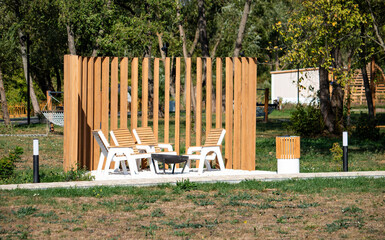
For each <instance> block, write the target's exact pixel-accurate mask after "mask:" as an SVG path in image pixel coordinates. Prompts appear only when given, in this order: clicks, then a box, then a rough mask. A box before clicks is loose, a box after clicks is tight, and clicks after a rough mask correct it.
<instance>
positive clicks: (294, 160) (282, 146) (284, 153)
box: [275, 136, 301, 174]
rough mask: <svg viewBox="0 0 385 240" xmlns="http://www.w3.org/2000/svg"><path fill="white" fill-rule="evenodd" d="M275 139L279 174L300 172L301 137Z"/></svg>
mask: <svg viewBox="0 0 385 240" xmlns="http://www.w3.org/2000/svg"><path fill="white" fill-rule="evenodd" d="M275 140H276V157H277V172H278V174H285V173H299V158H300V150H301V148H300V142H301V139H300V137H298V136H285V137H276V138H275Z"/></svg>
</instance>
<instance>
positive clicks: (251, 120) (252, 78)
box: [247, 58, 257, 171]
mask: <svg viewBox="0 0 385 240" xmlns="http://www.w3.org/2000/svg"><path fill="white" fill-rule="evenodd" d="M249 101H250V102H249V109H251V110H250V111H248V113H249V114H250V116H248V123H247V125H248V127H249V131H248V132H249V134H250V135H249V137H248V140H249V141H250V147H249V149H248V151H247V159H250V161H249V164H248V165H247V170H250V171H252V170H255V148H256V147H255V141H256V136H255V134H256V122H255V119H256V115H257V113H256V106H257V105H256V104H257V59H255V58H249Z"/></svg>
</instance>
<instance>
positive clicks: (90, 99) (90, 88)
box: [81, 57, 94, 167]
mask: <svg viewBox="0 0 385 240" xmlns="http://www.w3.org/2000/svg"><path fill="white" fill-rule="evenodd" d="M87 65H88V66H87V72H88V73H87V96H82V98H81V99H82V101H84V100H85V99H87V111H86V119H87V126H86V129H87V132H86V134H87V135H86V136H85V141H86V142H87V143H89V144H88V145H87V148H86V158H85V159H84V164H85V165H86V166H91V165H92V164H91V161H92V160H93V153H94V151H93V149H94V141H92V140H93V136H92V128H93V127H94V58H93V57H90V58H88V62H87ZM83 81H85V79H83ZM82 167H83V166H82Z"/></svg>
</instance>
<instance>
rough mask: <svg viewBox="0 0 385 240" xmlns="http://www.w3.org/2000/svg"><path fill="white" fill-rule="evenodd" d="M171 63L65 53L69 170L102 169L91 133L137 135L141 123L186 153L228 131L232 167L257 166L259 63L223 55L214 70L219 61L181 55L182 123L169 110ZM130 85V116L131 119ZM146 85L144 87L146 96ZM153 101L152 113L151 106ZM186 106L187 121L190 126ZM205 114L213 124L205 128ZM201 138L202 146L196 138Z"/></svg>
mask: <svg viewBox="0 0 385 240" xmlns="http://www.w3.org/2000/svg"><path fill="white" fill-rule="evenodd" d="M171 61H172V59H170V58H166V59H165V60H164V63H163V64H161V63H162V62H163V60H162V59H159V58H143V59H139V58H132V59H129V58H118V57H81V56H76V55H65V56H64V121H65V122H64V164H63V165H64V169H65V170H70V169H72V168H76V167H77V166H79V165H80V166H86V167H87V168H88V169H91V170H94V169H96V167H97V165H98V161H99V156H100V155H99V154H100V153H99V151H100V149H99V146H98V145H97V143H96V141H95V140H94V139H93V138H92V136H91V131H92V130H93V129H102V131H103V133H104V134H105V135H106V136H108V133H109V131H110V130H111V129H115V128H127V127H128V128H129V129H130V130H131V129H132V128H135V127H137V126H151V127H152V128H153V130H154V133H155V135H156V137H157V138H158V140H160V141H161V142H171V143H174V144H175V145H174V149H175V150H176V151H177V152H179V153H180V154H183V153H185V151H186V149H187V148H188V147H189V146H191V145H192V144H195V145H200V144H202V143H203V142H202V138H204V137H202V134H203V133H204V132H205V133H208V132H209V130H210V129H211V128H212V127H217V128H218V127H222V126H224V127H225V128H226V137H225V149H224V152H225V160H226V168H229V169H231V168H233V169H245V170H254V169H255V131H256V126H255V124H256V123H255V116H256V107H255V106H256V89H257V62H256V59H255V58H226V59H225V61H224V62H222V61H223V59H221V58H216V59H215V66H216V70H215V71H213V69H212V68H213V66H212V65H213V64H212V61H213V59H211V58H196V59H192V58H188V59H186V61H184V60H183V58H175V63H174V64H173V66H175V79H174V81H175V99H174V100H175V117H174V121H172V120H173V119H170V112H169V109H170V105H169V101H170V85H171V84H170V81H173V80H172V79H171V77H170V76H171V70H172V69H171ZM204 61H206V84H205V86H203V85H202V73H203V63H204ZM193 62H194V63H195V64H193ZM140 63H141V64H140ZM183 66H184V67H183ZM140 70H141V71H140ZM182 70H183V72H182ZM223 70H224V71H223ZM213 72H215V74H213ZM223 78H225V80H224V81H223ZM149 79H150V80H149ZM194 80H195V81H194ZM213 80H215V84H214V81H213ZM129 81H130V82H131V109H130V114H131V117H130V118H129V117H128V115H127V114H128V105H127V92H128V83H129ZM192 82H193V84H194V85H195V91H196V96H191V94H190V90H191V89H190V88H191V85H192V84H191V83H192ZM222 82H224V83H225V85H224V87H225V96H226V98H225V99H226V100H225V108H224V109H225V110H224V113H225V122H223V121H222V115H223V113H222V105H223V103H222V84H223V83H222ZM182 84H183V85H182ZM139 86H141V89H142V92H141V93H140V92H139V89H140V88H139ZM150 86H151V88H152V90H151V89H150ZM182 86H185V88H186V89H185V90H186V91H185V92H186V96H185V97H184V98H182V97H181V95H182V93H181V88H182ZM214 89H215V93H216V96H217V97H216V102H215V104H213V105H215V106H216V107H215V117H214V116H213V114H212V108H213V106H212V103H211V100H210V99H211V97H212V96H211V94H212V92H214ZM149 90H150V91H149ZM149 93H150V94H149ZM139 94H141V96H140V98H139ZM162 95H163V96H162ZM204 96H206V99H208V100H206V101H205V103H206V104H205V106H203V101H202V99H203V98H204ZM192 97H195V99H196V103H197V107H196V114H195V119H192V116H193V115H192V107H191V98H192ZM183 99H185V100H183ZM150 100H152V105H153V107H152V108H149V101H150ZM139 103H140V106H139ZM160 106H161V107H162V109H164V119H160V118H159V107H160ZM163 106H164V107H163ZM203 108H204V109H205V114H203ZM183 109H184V111H185V121H183V122H182V121H181V113H183V112H182V110H183ZM139 110H140V111H139ZM149 111H152V112H149ZM139 112H140V114H141V115H139ZM204 115H205V120H206V125H205V126H203V124H202V117H203V116H204ZM139 117H140V119H139ZM213 119H215V126H213V125H214V124H213V122H212V120H213ZM129 120H130V121H129ZM151 124H152V125H151ZM161 124H164V132H161V131H160V129H161V128H160V127H159V126H160V125H161ZM194 133H195V141H193V140H194V139H192V137H193V135H194ZM162 136H163V138H162ZM161 138H162V139H161ZM181 142H183V143H184V145H185V149H181V146H182V145H183V144H182V145H181Z"/></svg>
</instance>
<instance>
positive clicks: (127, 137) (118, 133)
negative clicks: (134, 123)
mask: <svg viewBox="0 0 385 240" xmlns="http://www.w3.org/2000/svg"><path fill="white" fill-rule="evenodd" d="M110 135H111V139H112V141H113V142H114V144H115V145H116V146H119V147H129V148H131V149H132V150H133V153H132V154H131V155H130V156H131V157H133V158H135V159H136V166H140V162H141V160H142V159H143V158H147V159H148V162H150V161H151V154H150V153H140V152H139V151H138V148H137V145H136V144H135V140H134V138H133V137H132V135H131V133H130V131H129V130H128V129H127V128H119V129H114V130H111V131H110ZM150 170H151V172H153V173H155V171H154V169H153V167H152V165H151V164H150Z"/></svg>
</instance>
